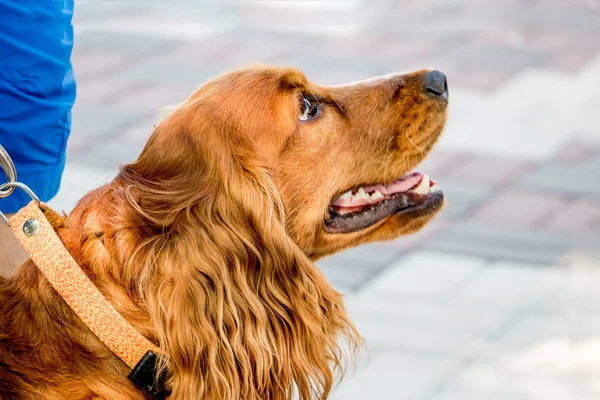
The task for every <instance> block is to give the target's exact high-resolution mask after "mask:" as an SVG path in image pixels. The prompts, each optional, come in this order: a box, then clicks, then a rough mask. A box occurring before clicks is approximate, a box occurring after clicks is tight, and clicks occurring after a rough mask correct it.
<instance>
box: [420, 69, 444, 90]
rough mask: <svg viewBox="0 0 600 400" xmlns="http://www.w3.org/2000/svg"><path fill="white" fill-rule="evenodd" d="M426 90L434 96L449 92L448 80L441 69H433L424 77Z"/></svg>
mask: <svg viewBox="0 0 600 400" xmlns="http://www.w3.org/2000/svg"><path fill="white" fill-rule="evenodd" d="M424 81H425V91H426V92H427V93H431V94H432V95H434V96H443V95H447V94H448V82H446V75H444V73H443V72H440V71H431V72H430V73H428V74H427V75H425V77H424Z"/></svg>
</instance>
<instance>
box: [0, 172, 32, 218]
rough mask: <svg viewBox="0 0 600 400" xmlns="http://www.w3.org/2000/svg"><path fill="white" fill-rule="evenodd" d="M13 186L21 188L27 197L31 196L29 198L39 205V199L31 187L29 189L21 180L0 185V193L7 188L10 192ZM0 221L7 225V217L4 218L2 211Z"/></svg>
mask: <svg viewBox="0 0 600 400" xmlns="http://www.w3.org/2000/svg"><path fill="white" fill-rule="evenodd" d="M15 188H19V189H21V190H23V191H24V192H25V193H27V194H28V195H29V197H31V200H33V201H35V202H36V203H37V205H38V206H39V205H41V202H40V199H39V198H38V197H37V196H36V195H35V193H33V191H32V190H31V189H29V186H27V185H25V184H24V183H21V182H6V183H5V184H2V185H0V193H6V191H8V190H10V192H9V193H11V192H12V191H13V190H14V189H15ZM0 221H2V222H4V223H5V224H6V225H8V218H6V215H4V214H3V213H2V211H0Z"/></svg>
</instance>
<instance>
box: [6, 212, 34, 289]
mask: <svg viewBox="0 0 600 400" xmlns="http://www.w3.org/2000/svg"><path fill="white" fill-rule="evenodd" d="M7 217H10V215H7ZM0 252H1V253H2V254H1V255H0V276H4V277H10V276H12V275H13V274H14V273H15V272H16V270H17V269H18V268H19V267H20V266H21V265H23V263H24V262H25V261H27V259H28V258H29V256H28V255H27V252H26V251H25V249H23V247H21V245H20V244H19V242H18V241H17V239H16V238H15V235H14V234H13V233H12V230H11V229H10V227H9V226H8V225H6V224H4V223H3V222H0Z"/></svg>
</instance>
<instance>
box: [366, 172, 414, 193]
mask: <svg viewBox="0 0 600 400" xmlns="http://www.w3.org/2000/svg"><path fill="white" fill-rule="evenodd" d="M422 178H423V175H422V174H420V173H414V174H411V175H408V176H406V177H403V178H400V179H398V180H395V181H394V182H392V183H388V184H387V185H381V184H380V185H370V186H363V189H364V190H365V192H367V193H371V192H374V191H376V190H379V191H380V192H381V193H382V194H385V195H391V194H394V193H400V192H406V191H408V190H410V189H412V188H413V187H415V186H416V185H418V184H419V182H421V179H422Z"/></svg>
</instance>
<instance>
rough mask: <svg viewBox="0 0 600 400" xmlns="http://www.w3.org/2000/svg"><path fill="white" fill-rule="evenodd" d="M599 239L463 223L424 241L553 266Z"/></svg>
mask: <svg viewBox="0 0 600 400" xmlns="http://www.w3.org/2000/svg"><path fill="white" fill-rule="evenodd" d="M598 246H600V241H599V240H598V238H595V237H591V236H588V235H585V236H582V235H563V234H560V233H552V232H541V231H521V230H516V229H508V228H500V227H497V226H491V225H483V224H475V223H459V224H457V225H455V226H452V227H449V228H448V229H446V230H444V231H443V232H441V233H440V234H438V235H436V236H435V237H434V238H433V239H432V240H431V241H429V242H427V243H425V244H424V246H423V247H424V249H430V250H435V251H443V252H449V253H455V254H465V255H469V256H477V257H484V258H490V259H498V260H507V261H517V262H526V263H534V264H539V265H540V266H546V265H553V264H555V263H556V262H558V260H559V258H560V257H561V256H562V255H564V254H566V253H567V252H568V251H569V250H571V249H574V248H582V249H594V248H597V247H598Z"/></svg>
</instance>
